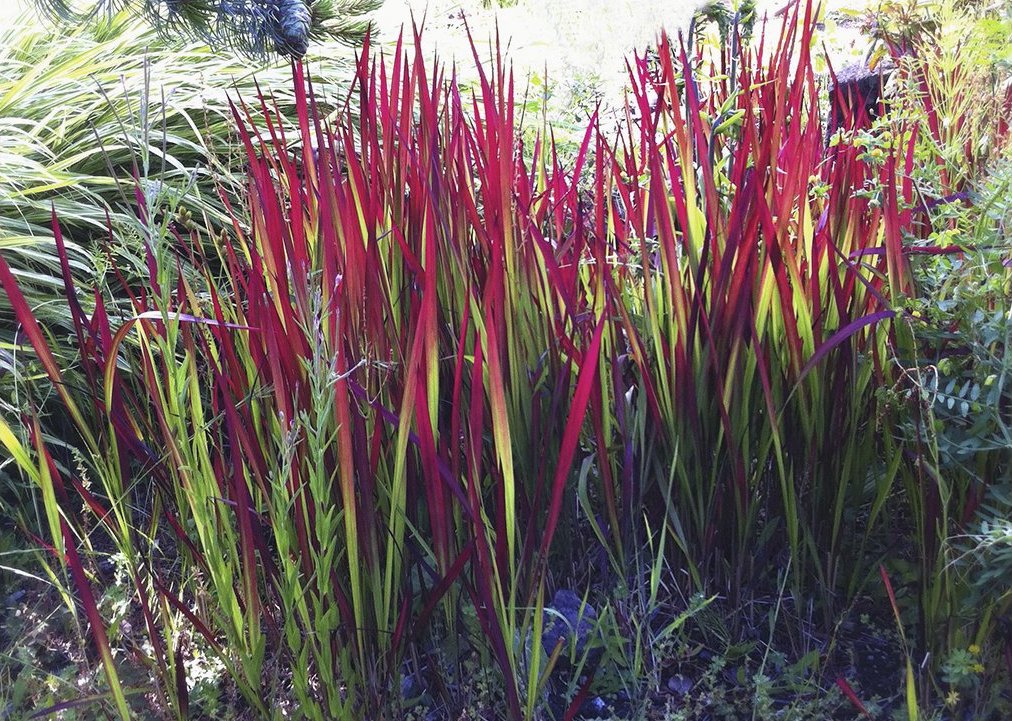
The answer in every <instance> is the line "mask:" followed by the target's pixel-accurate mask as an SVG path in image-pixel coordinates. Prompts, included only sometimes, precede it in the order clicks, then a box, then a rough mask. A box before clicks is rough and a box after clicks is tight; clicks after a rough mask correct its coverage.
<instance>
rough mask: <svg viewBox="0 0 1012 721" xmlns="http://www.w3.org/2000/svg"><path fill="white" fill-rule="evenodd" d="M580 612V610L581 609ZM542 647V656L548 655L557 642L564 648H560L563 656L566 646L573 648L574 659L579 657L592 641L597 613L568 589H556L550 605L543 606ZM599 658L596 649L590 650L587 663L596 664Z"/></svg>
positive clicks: (566, 649) (598, 650)
mask: <svg viewBox="0 0 1012 721" xmlns="http://www.w3.org/2000/svg"><path fill="white" fill-rule="evenodd" d="M581 609H582V610H581ZM543 619H544V620H543V621H542V623H543V631H542V637H541V641H542V645H543V646H544V649H545V652H546V653H549V654H550V653H551V652H552V650H553V649H554V648H555V645H556V644H557V643H559V641H560V640H562V641H563V643H565V644H566V645H567V647H566V648H564V649H563V654H566V653H567V651H568V650H569V647H575V651H576V658H577V660H579V659H580V658H582V657H583V654H584V652H585V651H587V649H588V647H589V646H590V645H591V642H592V641H593V635H594V630H595V626H596V624H597V611H595V610H594V607H593V606H591V605H590V604H589V603H588V604H586V605H584V604H583V599H582V598H581V597H580V596H578V595H577V594H575V593H574V592H573V591H570V590H568V589H564V588H562V589H559V590H558V591H556V592H555V596H554V597H553V598H552V603H551V604H550V605H548V606H545V612H544V615H543ZM595 651H596V652H597V654H596V656H597V657H600V649H591V651H590V655H589V657H588V661H590V662H591V663H596V659H595V658H594V657H595V653H594V652H595Z"/></svg>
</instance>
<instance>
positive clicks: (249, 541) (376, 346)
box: [0, 46, 607, 719]
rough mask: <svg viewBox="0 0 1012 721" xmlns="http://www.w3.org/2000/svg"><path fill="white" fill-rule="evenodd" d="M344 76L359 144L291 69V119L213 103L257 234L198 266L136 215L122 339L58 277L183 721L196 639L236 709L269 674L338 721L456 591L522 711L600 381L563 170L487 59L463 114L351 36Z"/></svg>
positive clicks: (12, 292) (118, 536) (99, 451)
mask: <svg viewBox="0 0 1012 721" xmlns="http://www.w3.org/2000/svg"><path fill="white" fill-rule="evenodd" d="M357 82H358V92H359V94H360V100H361V101H363V102H364V103H365V106H364V107H365V108H367V111H366V112H363V113H362V115H361V118H360V119H359V121H360V122H359V126H358V128H357V129H356V128H355V127H354V126H353V125H352V122H351V119H350V118H345V119H342V121H341V122H339V123H337V124H333V125H331V124H327V123H324V122H323V121H322V119H321V118H320V116H319V113H318V110H317V105H316V104H315V102H314V101H313V100H311V98H310V97H309V96H307V84H306V82H305V80H304V79H303V76H302V69H301V68H297V69H296V79H295V88H296V95H297V98H298V105H299V108H300V113H299V122H298V127H297V128H295V129H294V130H293V129H292V128H290V127H289V128H285V127H283V124H279V121H280V117H279V116H278V114H277V112H276V110H275V109H274V108H273V107H269V106H268V101H267V100H266V99H265V98H261V105H260V108H259V110H257V111H255V112H254V111H253V110H251V109H249V108H248V107H247V106H245V105H243V106H241V107H236V108H235V116H236V121H237V123H238V125H239V127H240V128H241V130H240V134H241V137H242V139H243V142H244V143H245V145H246V148H247V153H248V156H247V157H248V162H249V172H250V175H249V195H248V197H249V202H250V219H249V224H250V227H251V231H249V232H247V231H246V230H244V223H243V222H241V221H240V218H238V217H237V219H236V223H235V227H234V229H233V235H232V237H231V238H230V239H228V240H226V241H222V242H221V243H220V244H219V245H218V246H217V247H218V251H219V253H220V257H219V258H216V259H214V260H213V261H209V260H208V259H205V258H204V257H203V256H202V255H201V253H202V251H201V247H200V243H199V242H198V241H197V237H196V233H195V232H194V233H193V234H192V235H191V236H190V237H184V236H183V235H181V234H179V232H178V229H177V228H175V227H172V226H170V223H169V222H168V221H164V222H162V223H161V225H157V224H156V223H155V221H154V220H153V219H152V217H151V215H150V213H149V212H148V211H146V210H144V209H143V208H144V204H143V198H142V197H139V198H138V201H139V202H140V204H141V207H142V214H141V215H142V217H141V222H142V224H144V225H145V227H146V232H144V233H141V234H140V235H141V237H144V238H151V239H152V242H151V243H150V244H146V254H147V264H148V267H149V268H150V270H151V274H150V277H149V278H148V279H146V281H145V283H144V284H143V285H142V286H141V287H136V286H128V287H124V288H122V289H121V291H122V292H124V293H125V294H127V296H128V297H129V298H130V301H131V308H130V309H129V310H128V311H127V312H126V313H124V314H123V316H122V320H120V321H119V326H118V328H117V327H116V326H114V324H113V322H112V320H111V319H110V313H108V312H107V307H106V305H105V304H104V302H103V300H102V298H101V297H99V298H98V299H97V300H96V304H97V310H96V312H95V313H94V314H93V315H92V317H90V318H89V317H88V315H87V314H85V313H84V312H83V311H82V310H81V308H80V306H79V305H78V304H77V301H76V289H75V287H74V283H73V279H72V278H71V276H70V274H69V272H68V273H65V281H66V289H67V297H68V299H69V301H70V304H71V310H72V313H73V317H74V320H75V324H76V327H77V329H78V343H77V346H78V350H79V351H80V352H81V359H80V362H81V365H82V366H83V367H84V373H83V375H84V376H85V377H86V379H87V382H88V384H89V386H90V393H89V395H90V399H91V404H92V406H93V407H92V408H91V409H90V410H91V412H92V413H93V414H94V416H95V417H97V418H98V419H99V423H100V427H101V428H102V431H101V432H98V431H95V430H94V428H93V427H92V425H91V421H90V420H89V419H88V418H87V417H86V414H85V413H84V412H81V411H74V412H73V413H72V417H73V418H74V420H75V421H76V422H77V425H78V426H79V428H80V430H81V433H82V436H83V437H84V444H85V445H86V446H87V453H88V455H89V456H90V457H91V458H92V462H93V463H95V464H96V466H97V468H96V473H95V475H96V477H97V478H98V479H100V481H101V484H102V486H103V488H102V493H101V494H100V497H93V496H91V495H90V493H88V496H87V498H88V499H89V504H90V506H91V510H92V511H93V512H94V514H95V515H96V517H98V518H99V519H101V521H102V524H103V525H104V527H105V528H106V529H107V530H108V531H109V532H110V535H111V536H112V537H113V540H114V541H115V542H116V544H117V546H118V548H119V550H120V552H121V553H122V554H123V556H124V557H125V558H127V562H128V564H130V567H131V569H132V570H134V571H135V572H136V574H137V579H136V580H137V587H138V592H139V601H140V602H141V604H142V605H143V607H144V608H145V615H146V617H149V618H150V619H151V624H150V626H149V629H148V630H149V632H150V634H151V636H152V638H153V639H160V640H158V641H157V642H153V646H154V652H153V654H149V655H153V656H155V658H151V659H150V660H151V662H152V666H153V667H155V668H156V670H158V672H159V675H160V677H161V679H162V683H161V688H162V691H163V697H164V700H165V701H166V703H168V704H170V705H171V706H172V707H173V708H174V709H175V710H176V713H177V715H178V716H180V717H182V716H184V715H185V709H186V705H187V699H186V685H185V683H182V682H178V681H177V679H178V678H180V677H183V678H185V676H184V675H183V674H184V673H185V672H184V671H183V670H182V663H183V659H184V657H185V652H183V651H182V650H181V649H183V648H184V647H185V645H186V644H187V643H188V641H187V639H188V638H189V637H190V635H192V634H194V633H196V634H199V635H201V636H203V637H204V642H206V643H207V644H208V645H209V646H210V647H211V649H212V650H213V651H215V652H216V653H218V654H220V656H221V658H222V660H223V661H224V662H225V663H226V664H227V667H228V669H229V672H230V673H231V674H232V675H233V676H234V677H235V679H236V681H237V684H238V688H239V690H240V691H241V692H242V693H243V695H244V696H245V697H246V698H247V700H248V702H249V703H251V704H252V705H253V706H254V707H255V708H256V709H257V712H258V713H260V714H262V715H269V713H270V708H269V706H268V704H267V703H266V702H265V701H264V693H263V691H262V687H263V686H262V684H263V683H265V682H266V683H268V684H269V682H270V680H271V679H270V678H269V677H267V676H265V674H266V673H267V671H266V666H267V661H268V660H270V661H271V665H274V664H277V663H279V664H280V666H281V667H282V668H283V669H284V675H285V677H287V678H288V679H290V681H287V682H285V683H290V684H291V688H292V693H293V695H294V700H295V702H296V703H297V705H298V708H299V710H300V712H301V713H302V714H304V715H305V716H306V717H309V718H317V719H333V718H356V719H357V718H362V717H363V714H367V715H368V714H378V713H380V712H381V709H383V708H385V707H386V706H387V704H388V703H394V704H396V702H397V700H398V699H397V698H390V697H389V695H390V693H391V692H392V691H396V690H397V689H398V686H399V684H398V683H396V681H391V679H396V678H397V674H398V673H399V668H400V666H399V662H400V659H401V656H402V654H403V651H404V648H405V646H406V644H407V643H409V642H411V641H413V640H415V639H416V638H418V637H419V636H420V635H421V634H423V633H424V632H425V627H426V626H425V621H426V620H427V619H428V618H430V617H431V616H432V614H433V613H436V612H441V613H442V614H443V616H444V620H445V622H446V623H447V624H448V625H450V627H451V628H452V629H453V632H454V633H457V632H458V631H459V630H460V629H458V628H457V626H456V622H457V617H458V615H459V611H458V608H459V607H460V606H461V605H462V604H463V605H467V606H470V607H471V608H473V609H474V610H475V613H476V615H477V619H478V623H479V625H480V627H481V630H482V632H483V634H482V638H481V640H480V641H474V642H473V643H475V644H476V645H477V646H478V650H479V651H480V652H481V653H482V654H483V655H487V656H488V658H489V659H491V660H492V661H494V662H495V663H496V664H498V666H499V668H500V671H501V675H502V678H503V680H504V698H505V703H506V708H507V710H508V715H509V716H510V717H511V718H519V717H525V716H526V717H531V716H532V715H533V714H534V709H535V706H536V703H537V697H536V695H535V694H533V693H525V692H524V689H525V688H536V687H537V686H538V685H539V683H540V682H541V681H542V679H541V677H540V666H539V662H538V661H537V659H538V658H539V656H540V653H539V645H538V644H539V634H535V635H534V636H535V637H534V638H533V640H532V642H531V650H530V651H528V644H527V641H526V639H527V638H528V636H529V635H530V634H529V633H528V629H530V628H532V627H535V626H540V617H541V606H542V605H543V604H542V601H541V599H542V598H543V593H544V583H545V574H546V570H547V564H548V560H549V554H550V551H551V550H552V548H553V545H552V537H553V535H554V531H555V529H556V528H557V526H558V523H559V519H560V516H561V515H562V512H563V494H564V491H565V489H566V487H567V483H568V480H569V477H570V468H571V466H572V464H573V460H574V458H575V457H576V455H577V453H578V452H579V442H580V436H581V430H582V427H583V423H584V417H585V413H586V409H587V407H588V404H589V398H590V395H591V391H592V388H593V386H594V384H595V383H596V382H597V379H598V367H599V365H598V364H599V359H600V357H601V352H600V348H601V344H602V337H603V335H604V329H605V326H606V322H605V316H604V315H603V308H604V288H605V283H604V282H603V280H601V279H600V277H599V276H600V274H601V273H602V272H604V271H605V270H606V269H607V265H606V264H605V263H604V262H601V263H600V264H596V265H595V264H588V263H584V262H582V261H583V260H584V258H585V256H586V254H587V251H586V243H587V238H586V236H585V235H584V234H583V233H582V232H581V231H579V224H580V223H581V222H582V221H581V212H580V202H581V201H580V199H579V194H578V193H577V192H576V188H575V181H574V180H573V179H572V178H574V177H578V176H579V173H575V174H573V175H569V176H567V175H566V174H564V173H562V172H561V170H560V169H559V168H558V166H557V165H556V166H555V168H554V170H555V171H556V174H555V176H554V177H552V178H550V179H549V178H548V177H547V176H546V172H545V170H544V167H545V166H544V165H543V166H542V167H541V168H540V169H538V170H533V171H532V170H530V169H529V168H527V167H524V165H523V161H522V160H521V158H522V154H521V153H520V152H519V149H518V148H517V147H516V145H515V137H516V135H515V124H514V121H513V117H512V113H513V106H514V103H513V97H512V79H511V77H509V76H508V74H507V73H506V71H505V67H504V65H503V63H502V62H501V60H500V61H497V62H496V64H495V67H494V70H493V73H492V75H491V76H482V78H481V84H482V96H481V98H480V99H472V101H471V102H465V100H464V99H463V98H461V96H460V95H459V93H458V91H457V90H456V89H455V84H454V83H452V82H451V83H444V78H443V76H442V75H441V74H439V73H438V72H437V74H436V75H434V76H433V78H432V79H431V80H430V79H428V78H427V76H426V74H425V71H424V67H423V64H422V60H421V55H420V54H417V55H415V56H414V57H410V56H408V55H405V54H403V53H402V51H401V48H400V46H398V48H397V50H396V52H395V53H394V55H393V57H392V59H378V60H374V59H373V57H372V55H371V52H370V49H369V48H368V47H366V48H365V50H364V51H363V55H362V59H361V62H360V65H359V74H358V78H357ZM254 115H259V120H260V121H262V124H263V126H265V129H264V130H263V131H262V132H261V130H259V129H258V128H257V126H256V125H255V124H254V122H253V120H254ZM289 134H291V135H292V137H291V138H289V137H288V136H289ZM589 137H590V133H588V138H589ZM290 140H291V141H295V142H290ZM293 145H295V146H297V147H298V148H299V150H298V151H297V152H296V154H295V155H294V157H293V156H292V154H291V152H290V150H289V148H290V147H292V146H293ZM546 188H547V190H546ZM223 198H225V196H223ZM226 202H227V200H226ZM573 219H575V222H576V223H577V230H576V231H574V230H573V228H572V222H573ZM553 232H557V233H558V234H559V236H558V237H553V236H552V235H550V233H553ZM570 236H571V237H572V240H571V239H570ZM170 246H174V247H170ZM60 249H61V258H62V259H63V260H64V265H65V266H66V265H67V253H66V251H65V248H64V246H63V245H62V243H61V244H60ZM173 253H181V254H183V257H184V258H185V259H186V261H187V263H188V265H190V266H191V267H193V268H196V269H198V270H199V271H202V273H203V276H202V277H187V276H186V275H184V274H182V273H180V272H178V267H179V264H180V263H179V261H177V260H176V259H175V258H174V257H173V255H172V254H173ZM602 261H603V259H602ZM0 263H2V265H0V267H3V268H4V269H5V270H7V269H8V266H7V264H6V262H5V261H0ZM222 267H224V268H225V269H226V272H224V273H223V274H221V275H220V276H219V275H216V273H217V271H216V270H215V269H216V268H222ZM3 280H4V285H5V289H6V290H7V293H8V295H9V297H10V298H11V299H12V302H13V305H14V307H15V309H16V310H17V312H18V317H19V319H22V321H23V322H24V323H25V325H26V327H29V328H30V329H36V328H37V326H36V325H34V319H33V318H32V314H31V309H30V307H29V306H28V304H27V302H26V301H25V298H24V296H23V294H22V293H21V291H20V290H19V288H18V285H17V282H16V280H15V279H14V278H13V276H12V275H11V274H10V273H9V272H7V273H5V274H4V275H3ZM30 339H31V341H32V343H33V345H34V346H35V348H36V351H37V353H38V354H39V356H40V357H41V358H43V359H48V358H49V357H50V355H51V354H50V351H49V347H48V345H47V341H46V338H45V337H44V335H43V334H42V332H41V331H39V332H33V333H31V334H30ZM45 367H46V370H47V372H48V375H49V376H50V380H51V381H52V382H53V383H54V384H55V385H56V386H57V387H58V388H60V389H63V390H61V393H62V395H63V398H64V401H65V402H66V404H67V406H68V407H70V408H76V405H75V403H76V401H75V400H74V397H73V396H71V394H70V393H69V392H68V391H66V389H65V386H64V385H63V383H62V380H61V376H60V370H59V369H58V367H57V366H56V363H55V361H54V362H51V363H46V364H45ZM560 419H562V422H561V423H560V422H559V421H560ZM5 438H6V439H7V440H8V441H9V445H11V446H12V447H14V448H17V439H16V438H15V437H14V436H13V434H11V433H8V434H7V435H6V436H5ZM17 456H18V458H19V463H20V464H21V465H22V466H24V467H25V468H26V470H27V472H29V474H30V473H31V471H30V469H31V468H32V463H33V462H32V460H31V457H30V452H29V450H28V449H24V448H22V449H21V450H20V451H18V454H17ZM79 485H80V484H79ZM82 489H83V491H84V492H87V489H84V488H83V486H80V489H79V490H82ZM47 498H48V496H47ZM106 504H108V506H107V505H106ZM57 506H58V507H57ZM49 509H50V511H51V512H52V513H54V514H57V515H59V514H63V513H66V512H67V511H66V506H65V504H63V503H60V502H59V500H58V499H57V500H53V501H51V502H50V504H49ZM160 534H161V535H160ZM165 536H169V538H165ZM158 538H162V540H160V541H159V542H160V543H161V544H162V545H170V544H171V545H174V547H175V549H176V551H177V552H178V555H179V560H180V561H182V562H183V565H182V567H181V568H180V570H178V571H177V572H172V573H170V572H169V571H168V569H167V568H166V567H165V566H164V565H163V564H162V563H160V558H159V557H158V556H157V554H155V553H154V551H153V546H152V545H150V544H151V543H152V541H153V540H154V539H158ZM140 548H143V549H144V552H143V553H141V552H140V551H139V550H138V549H140ZM152 589H153V590H152ZM148 594H151V595H152V596H154V597H155V598H154V599H151V598H150V597H149V595H148ZM444 597H448V600H447V601H446V602H445V603H443V602H442V599H443V598H444ZM532 606H534V607H532ZM549 651H550V650H549ZM268 654H270V657H269V658H268ZM531 659H534V661H533V662H532V661H531ZM112 671H113V669H112V667H111V666H110V674H111V673H112ZM274 681H275V682H276V683H277V684H281V683H282V680H281V679H280V678H278V677H275V678H274ZM268 687H269V688H273V689H274V691H275V692H278V693H280V690H279V686H274V687H270V686H268Z"/></svg>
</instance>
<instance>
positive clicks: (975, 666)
mask: <svg viewBox="0 0 1012 721" xmlns="http://www.w3.org/2000/svg"><path fill="white" fill-rule="evenodd" d="M973 672H974V673H984V664H982V663H975V664H973Z"/></svg>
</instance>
